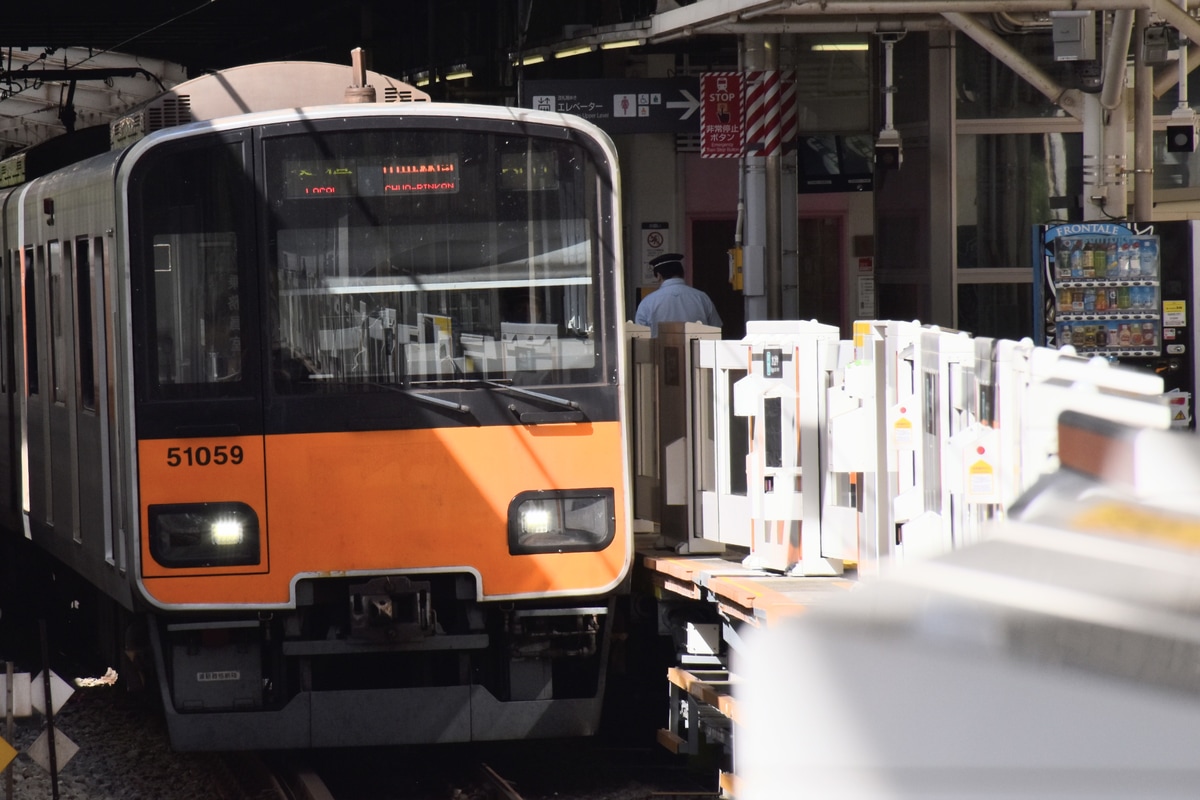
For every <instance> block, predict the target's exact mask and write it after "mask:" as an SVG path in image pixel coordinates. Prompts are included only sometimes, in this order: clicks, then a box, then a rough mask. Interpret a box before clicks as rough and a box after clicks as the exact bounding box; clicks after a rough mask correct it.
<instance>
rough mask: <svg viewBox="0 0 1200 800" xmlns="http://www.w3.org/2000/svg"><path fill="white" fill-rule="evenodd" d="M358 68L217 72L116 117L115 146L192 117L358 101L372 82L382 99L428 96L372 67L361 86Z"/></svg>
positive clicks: (297, 66)
mask: <svg viewBox="0 0 1200 800" xmlns="http://www.w3.org/2000/svg"><path fill="white" fill-rule="evenodd" d="M358 83H359V81H356V80H355V78H354V74H353V68H352V67H348V66H345V65H341V64H328V63H324V62H318V61H269V62H265V63H262V64H247V65H244V66H240V67H231V68H230V69H225V70H221V71H219V72H213V73H210V74H208V75H202V76H200V77H198V78H193V79H192V80H190V81H184V82H183V83H181V84H179V85H178V86H175V87H174V88H172V89H169V90H167V91H166V92H163V93H162V94H160V95H159V96H158V97H155V98H154V99H153V100H150V101H149V102H147V103H145V104H143V105H141V106H139V107H138V108H136V109H134V110H133V111H131V112H130V113H128V114H126V115H125V116H123V117H119V118H117V119H115V120H113V121H112V123H111V124H110V125H109V135H110V139H111V145H112V148H113V149H114V150H115V149H118V148H121V147H126V146H128V145H130V144H132V143H133V142H135V141H137V140H138V139H140V138H142V137H143V136H145V135H146V134H149V133H153V132H154V131H157V130H162V129H163V128H172V127H175V126H176V125H186V124H187V123H190V122H204V121H206V120H213V119H219V118H221V117H232V116H236V115H238V114H249V113H253V112H256V111H277V110H279V109H284V108H306V107H308V106H322V105H333V104H336V103H344V102H359V101H361V98H359V97H358V96H357V92H356V89H358V88H366V87H370V88H371V89H373V90H374V93H375V101H376V102H380V103H411V102H429V95H428V94H426V93H425V92H423V91H421V90H420V89H417V88H416V87H415V86H412V85H411V84H408V83H404V82H402V81H399V80H396V79H395V78H390V77H388V76H386V75H381V74H379V73H378V72H372V71H370V70H366V71H365V82H364V83H365V86H363V87H358V86H357V84H358Z"/></svg>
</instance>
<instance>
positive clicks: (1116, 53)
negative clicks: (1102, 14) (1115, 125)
mask: <svg viewBox="0 0 1200 800" xmlns="http://www.w3.org/2000/svg"><path fill="white" fill-rule="evenodd" d="M1133 15H1134V12H1133V11H1130V10H1129V9H1123V10H1121V11H1118V12H1116V13H1115V14H1113V29H1112V36H1111V37H1110V38H1109V40H1108V54H1107V55H1106V56H1105V58H1104V78H1103V81H1104V82H1103V83H1102V84H1101V86H1100V105H1101V107H1102V108H1106V109H1108V110H1109V111H1112V110H1113V109H1114V108H1116V107H1117V106H1119V105H1120V104H1121V100H1122V98H1123V97H1124V96H1125V62H1126V61H1127V60H1128V56H1129V41H1130V39H1132V38H1133Z"/></svg>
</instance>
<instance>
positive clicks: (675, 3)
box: [0, 0, 1200, 154]
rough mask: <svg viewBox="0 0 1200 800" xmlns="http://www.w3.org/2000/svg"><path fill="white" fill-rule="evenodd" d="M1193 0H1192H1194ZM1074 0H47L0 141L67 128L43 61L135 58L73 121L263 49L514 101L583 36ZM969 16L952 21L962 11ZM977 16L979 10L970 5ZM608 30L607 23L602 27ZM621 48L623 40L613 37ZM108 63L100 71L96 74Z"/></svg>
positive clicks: (1, 51) (932, 16)
mask: <svg viewBox="0 0 1200 800" xmlns="http://www.w3.org/2000/svg"><path fill="white" fill-rule="evenodd" d="M1095 2H1096V5H1097V7H1101V6H1102V7H1104V8H1106V9H1110V10H1117V9H1123V8H1124V9H1133V8H1147V7H1148V8H1149V9H1150V11H1151V13H1152V15H1153V16H1156V17H1157V15H1158V14H1162V15H1164V16H1165V18H1166V19H1167V20H1168V21H1171V22H1172V23H1173V24H1176V25H1177V27H1180V28H1181V29H1183V28H1184V27H1192V30H1191V33H1192V34H1193V36H1192V39H1193V41H1200V36H1197V35H1196V34H1197V33H1200V25H1197V24H1196V23H1195V20H1194V18H1189V17H1188V16H1187V13H1188V12H1185V11H1183V10H1181V9H1180V8H1179V6H1178V5H1176V0H1095ZM1194 4H1195V0H1188V3H1187V6H1191V5H1194ZM1077 5H1079V2H1078V0H342V1H341V2H331V1H330V0H320V1H319V2H318V1H317V0H43V2H40V3H38V2H33V3H22V4H20V5H18V6H16V8H15V10H12V9H10V10H8V12H7V13H6V14H5V16H4V20H3V23H2V24H0V154H3V153H4V152H9V151H12V150H14V149H16V148H19V147H21V146H24V145H26V144H29V143H31V142H32V141H36V140H38V139H41V138H45V137H47V136H49V135H52V134H53V133H55V132H61V131H63V130H65V129H66V127H65V126H66V124H68V122H67V121H64V120H63V119H62V113H61V112H62V109H63V108H64V106H65V101H66V99H67V97H68V92H69V91H70V82H69V81H66V80H62V79H55V80H50V79H46V78H43V77H39V75H38V74H37V73H38V72H39V71H40V70H44V69H56V70H84V69H93V68H107V69H114V70H116V69H120V68H122V67H124V68H128V69H131V70H135V73H134V74H132V75H129V76H125V75H112V74H109V75H100V74H99V73H93V74H92V75H83V74H82V73H81V74H80V79H79V80H77V81H75V82H74V85H75V89H74V95H73V97H72V101H73V103H74V105H75V107H76V109H77V111H78V114H79V116H78V118H77V119H75V120H74V124H75V125H76V127H83V126H85V125H91V124H99V123H101V122H104V121H105V117H106V116H115V115H116V114H119V113H123V112H124V111H126V110H128V109H129V108H131V107H133V106H134V105H137V104H138V103H140V102H142V101H143V100H144V99H149V98H150V97H153V96H154V95H155V94H156V93H157V91H158V86H159V85H163V84H165V85H173V84H174V83H177V82H179V81H180V80H183V79H186V78H188V77H195V76H196V75H199V74H201V73H203V72H205V71H211V70H217V69H222V68H226V67H232V66H238V65H241V64H247V63H252V62H257V61H273V60H310V61H328V62H333V63H343V64H347V65H349V62H350V52H351V50H352V49H354V48H356V47H362V48H364V50H365V51H366V53H367V66H368V67H370V68H371V69H374V70H376V71H379V72H382V73H385V74H389V75H392V76H395V77H397V78H400V79H406V80H411V79H413V76H414V75H416V74H418V73H419V72H422V71H424V72H428V73H430V74H438V73H439V72H440V73H442V74H445V73H446V72H447V71H448V70H449V69H451V68H452V67H454V66H461V65H467V66H469V67H470V68H471V69H472V70H473V71H474V73H475V77H474V78H473V79H472V80H471V81H470V82H469V83H465V84H458V85H456V86H455V87H454V89H453V91H455V92H457V94H456V95H453V96H452V95H450V94H449V93H450V91H451V89H450V88H449V87H448V85H447V84H446V83H442V84H441V85H438V84H437V83H436V82H435V83H434V84H433V85H431V86H427V87H424V88H425V89H426V90H427V91H429V93H430V94H431V95H432V96H433V97H434V99H465V100H477V101H480V102H507V101H509V100H510V99H511V98H512V97H513V96H514V95H515V94H516V90H515V83H516V74H515V71H514V68H513V66H512V65H513V61H514V58H513V57H514V54H521V53H528V52H534V51H545V52H549V51H551V50H553V49H555V48H556V47H561V46H563V45H565V44H568V43H571V42H578V43H582V44H587V45H589V46H590V47H591V49H592V50H593V51H594V52H596V53H597V56H596V57H593V58H590V59H589V58H572V59H569V60H566V61H560V60H554V61H552V62H551V61H548V62H547V63H546V64H545V65H543V66H541V67H539V68H538V69H539V70H541V74H540V75H539V74H537V73H529V72H527V73H525V74H526V76H527V77H553V78H555V79H574V78H595V77H602V76H603V74H602V72H601V71H602V70H603V69H605V68H606V67H611V62H608V63H606V62H604V61H602V59H601V57H602V56H603V55H604V54H603V53H601V45H602V44H604V43H606V42H608V43H611V40H612V39H614V38H615V39H622V38H629V37H636V38H637V39H638V43H639V48H638V50H637V52H638V53H639V54H644V53H655V52H660V53H679V52H683V53H686V54H687V56H688V58H690V59H691V61H690V64H691V65H692V67H693V68H694V69H695V68H699V69H704V68H706V66H707V67H708V68H712V67H713V66H716V67H717V68H726V69H727V68H729V67H730V66H731V65H733V64H735V63H736V38H735V35H736V34H745V33H798V34H819V35H839V34H843V35H857V36H870V35H872V34H879V33H881V32H886V31H895V30H909V31H911V30H931V29H934V28H949V27H954V26H955V25H956V24H957V25H960V26H961V25H962V24H963V20H962V19H961V18H963V17H965V16H967V15H971V16H975V17H977V18H979V19H983V18H985V17H986V18H988V20H989V21H990V25H991V26H992V27H996V26H997V25H1000V26H1001V27H1003V26H1004V25H1010V26H1013V25H1015V26H1017V27H1018V28H1019V29H1020V30H1022V31H1028V30H1029V28H1030V27H1031V26H1037V27H1040V28H1041V29H1042V30H1048V28H1049V22H1050V20H1049V16H1048V13H1049V11H1051V10H1057V9H1067V8H1075V7H1076V6H1077ZM956 17H958V18H960V19H959V21H958V22H957V23H955V22H954V19H955V18H956ZM968 21H969V20H968ZM606 37H607V38H606ZM614 52H623V51H614ZM97 78H100V79H99V80H98V79H97Z"/></svg>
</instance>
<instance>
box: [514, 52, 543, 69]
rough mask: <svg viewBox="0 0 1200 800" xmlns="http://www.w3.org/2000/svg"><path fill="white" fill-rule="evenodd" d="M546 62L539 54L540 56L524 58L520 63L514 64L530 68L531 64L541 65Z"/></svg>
mask: <svg viewBox="0 0 1200 800" xmlns="http://www.w3.org/2000/svg"><path fill="white" fill-rule="evenodd" d="M545 60H546V57H545V56H544V55H541V54H540V53H539V54H538V55H533V56H522V57H521V59H520V60H519V61H514V62H513V64H520V65H521V66H522V67H528V66H530V65H531V64H540V63H542V62H543V61H545Z"/></svg>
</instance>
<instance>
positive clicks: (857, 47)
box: [812, 42, 871, 53]
mask: <svg viewBox="0 0 1200 800" xmlns="http://www.w3.org/2000/svg"><path fill="white" fill-rule="evenodd" d="M870 47H871V46H870V45H869V44H867V43H866V42H837V43H832V42H826V43H825V44H814V45H813V46H812V49H813V50H814V51H815V52H818V53H857V52H861V51H863V50H869V49H870Z"/></svg>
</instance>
